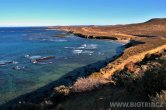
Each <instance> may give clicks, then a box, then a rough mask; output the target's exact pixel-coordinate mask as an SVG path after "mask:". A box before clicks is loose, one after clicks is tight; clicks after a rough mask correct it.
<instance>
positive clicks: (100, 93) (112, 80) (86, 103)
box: [15, 19, 166, 110]
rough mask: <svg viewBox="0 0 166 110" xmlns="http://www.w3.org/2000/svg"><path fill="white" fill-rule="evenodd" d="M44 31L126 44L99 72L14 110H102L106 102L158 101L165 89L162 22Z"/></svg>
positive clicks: (165, 49)
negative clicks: (47, 96)
mask: <svg viewBox="0 0 166 110" xmlns="http://www.w3.org/2000/svg"><path fill="white" fill-rule="evenodd" d="M48 29H53V30H54V29H55V30H57V29H58V30H64V31H67V32H69V33H73V34H76V35H78V36H79V37H84V38H93V39H111V40H128V41H129V43H128V44H127V45H126V49H125V50H124V52H123V53H122V54H121V55H119V56H117V57H115V58H114V60H113V61H108V62H107V65H106V66H105V67H104V68H101V69H100V70H99V71H96V72H94V73H91V75H89V76H87V77H86V78H79V79H78V80H77V81H75V82H74V84H73V85H71V86H70V87H66V86H64V85H62V86H59V87H55V88H54V90H53V93H52V94H51V96H50V97H49V98H47V99H45V100H44V101H43V102H41V103H40V104H33V103H23V104H18V105H17V106H16V107H15V108H16V109H17V110H19V109H21V108H22V107H24V106H32V107H36V108H37V109H41V108H44V109H49V110H53V109H57V110H63V109H64V110H78V109H79V110H85V108H86V110H98V109H102V110H105V109H109V108H110V105H109V104H110V102H120V101H121V102H126V101H129V102H132V101H134V102H135V101H136V102H138V101H139V102H153V101H156V100H160V99H159V98H160V97H157V95H156V92H157V94H159V95H163V94H164V93H165V92H163V93H161V91H165V90H166V88H165V87H166V83H165V81H166V79H165V70H166V68H165V67H166V66H165V65H166V19H152V20H149V21H147V22H144V23H138V24H129V25H116V26H62V27H49V28H48ZM126 76H127V77H126ZM153 85H155V86H153ZM164 95H165V94H164ZM149 96H150V97H149ZM165 100H166V99H162V101H163V102H164V101H165ZM164 103H165V102H164ZM87 107H88V108H87ZM164 107H165V106H164ZM111 109H112V108H111ZM129 109H131V108H129ZM138 109H139V108H138ZM35 110H36V109H35ZM115 110H119V108H115Z"/></svg>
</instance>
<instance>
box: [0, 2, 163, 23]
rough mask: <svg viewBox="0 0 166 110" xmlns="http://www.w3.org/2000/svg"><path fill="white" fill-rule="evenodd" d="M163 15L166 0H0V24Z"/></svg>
mask: <svg viewBox="0 0 166 110" xmlns="http://www.w3.org/2000/svg"><path fill="white" fill-rule="evenodd" d="M151 18H166V0H0V26H53V25H81V24H82V25H89V24H91V25H108V24H128V23H135V22H143V21H146V20H148V19H151Z"/></svg>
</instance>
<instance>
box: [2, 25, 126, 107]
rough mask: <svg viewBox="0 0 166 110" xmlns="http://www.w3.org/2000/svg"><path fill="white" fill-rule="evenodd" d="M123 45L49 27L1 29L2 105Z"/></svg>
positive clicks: (109, 55) (103, 57)
mask: <svg viewBox="0 0 166 110" xmlns="http://www.w3.org/2000/svg"><path fill="white" fill-rule="evenodd" d="M122 45H123V44H121V43H117V42H112V41H108V40H107V41H106V40H95V39H94V40H92V39H83V38H79V37H77V36H74V35H72V34H68V33H66V32H64V31H56V30H46V29H45V28H0V104H2V103H4V102H6V101H8V100H10V99H13V98H15V97H17V96H19V95H22V94H25V93H28V92H31V91H33V90H35V89H37V88H40V87H42V86H44V85H47V84H48V83H50V82H52V81H55V80H57V79H59V78H60V77H62V76H63V75H65V74H67V73H68V72H70V71H72V70H74V69H76V68H79V67H82V66H85V65H88V64H91V63H95V62H97V61H100V60H104V59H106V58H110V57H112V56H114V55H116V54H117V49H118V48H119V47H121V46H122Z"/></svg>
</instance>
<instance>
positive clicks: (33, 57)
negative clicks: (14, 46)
mask: <svg viewBox="0 0 166 110" xmlns="http://www.w3.org/2000/svg"><path fill="white" fill-rule="evenodd" d="M41 57H42V56H39V55H37V56H29V57H28V58H29V59H38V58H41Z"/></svg>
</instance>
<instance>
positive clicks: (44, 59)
mask: <svg viewBox="0 0 166 110" xmlns="http://www.w3.org/2000/svg"><path fill="white" fill-rule="evenodd" d="M54 58H55V56H48V57H42V58H38V59H36V61H37V62H42V61H46V60H50V59H54Z"/></svg>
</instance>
